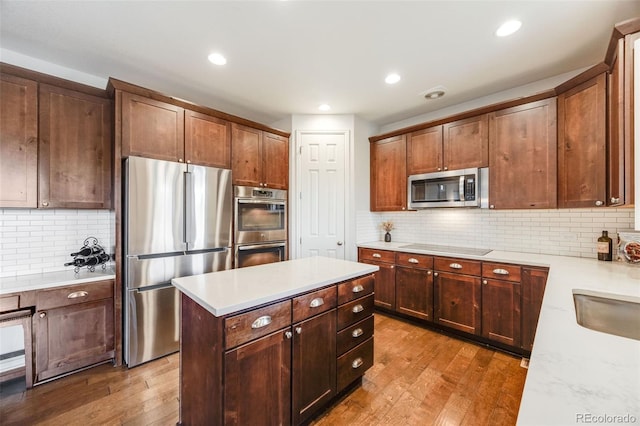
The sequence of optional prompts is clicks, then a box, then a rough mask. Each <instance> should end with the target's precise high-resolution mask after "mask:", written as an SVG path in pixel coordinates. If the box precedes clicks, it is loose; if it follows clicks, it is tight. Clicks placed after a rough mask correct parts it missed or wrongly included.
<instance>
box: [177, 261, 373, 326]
mask: <svg viewBox="0 0 640 426" xmlns="http://www.w3.org/2000/svg"><path fill="white" fill-rule="evenodd" d="M378 269H379V268H378V267H377V266H374V265H368V264H365V263H358V262H352V261H347V260H340V259H331V258H328V257H319V256H316V257H306V258H302V259H295V260H288V261H284V262H276V263H269V264H266V265H258V266H250V267H246V268H239V269H230V270H227V271H220V272H211V273H208V274H201V275H193V276H190V277H182V278H174V279H172V280H171V283H172V284H173V285H174V286H175V287H176V288H177V289H178V290H180V291H181V292H183V293H184V294H186V295H187V296H189V297H190V298H191V299H193V300H194V301H196V302H197V303H198V304H200V305H201V306H202V307H203V308H205V309H206V310H207V311H209V312H211V313H212V314H213V315H215V316H223V315H227V314H230V313H234V312H238V311H241V310H243V309H248V308H252V307H254V306H258V305H261V304H264V303H269V302H273V301H275V300H279V299H283V298H286V297H289V296H294V295H296V294H299V293H304V292H306V291H311V290H315V289H317V288H320V287H324V286H326V285H329V284H334V283H338V282H340V281H345V280H348V279H351V278H355V277H358V276H361V275H366V274H370V273H373V272H376V271H377V270H378Z"/></svg>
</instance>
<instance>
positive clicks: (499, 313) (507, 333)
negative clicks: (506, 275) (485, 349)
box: [482, 279, 521, 348]
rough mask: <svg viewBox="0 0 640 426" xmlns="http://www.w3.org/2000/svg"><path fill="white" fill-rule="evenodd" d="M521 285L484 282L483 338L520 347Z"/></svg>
mask: <svg viewBox="0 0 640 426" xmlns="http://www.w3.org/2000/svg"><path fill="white" fill-rule="evenodd" d="M520 335H521V331H520V283H516V282H511V281H502V280H493V279H483V280H482V337H484V338H487V339H489V340H493V341H496V342H499V343H502V344H505V345H509V346H513V347H516V348H517V347H520Z"/></svg>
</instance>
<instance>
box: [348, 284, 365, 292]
mask: <svg viewBox="0 0 640 426" xmlns="http://www.w3.org/2000/svg"><path fill="white" fill-rule="evenodd" d="M351 291H353V292H354V293H360V292H361V291H364V287H362V286H361V285H360V284H358V285H357V286H355V287H353V288H352V289H351Z"/></svg>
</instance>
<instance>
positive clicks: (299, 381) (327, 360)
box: [292, 309, 336, 425]
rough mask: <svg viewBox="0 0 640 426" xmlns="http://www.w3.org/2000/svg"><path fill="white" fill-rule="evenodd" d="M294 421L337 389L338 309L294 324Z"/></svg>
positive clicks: (310, 412) (307, 414) (314, 409)
mask: <svg viewBox="0 0 640 426" xmlns="http://www.w3.org/2000/svg"><path fill="white" fill-rule="evenodd" d="M293 330H294V334H293V395H292V396H293V424H296V425H297V424H301V423H303V422H305V421H306V420H308V419H309V418H310V416H312V415H313V414H315V413H316V412H317V411H318V409H319V408H321V407H322V406H324V405H325V404H326V403H327V402H329V400H331V398H333V396H334V395H335V393H336V310H335V309H332V310H330V311H328V312H326V313H324V314H321V315H318V316H315V317H313V318H311V319H308V320H306V321H303V322H301V323H298V324H295V325H294V328H293Z"/></svg>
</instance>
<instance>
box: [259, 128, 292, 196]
mask: <svg viewBox="0 0 640 426" xmlns="http://www.w3.org/2000/svg"><path fill="white" fill-rule="evenodd" d="M262 170H263V178H262V183H263V184H264V186H266V187H268V188H276V189H287V188H288V187H289V139H288V138H285V137H283V136H279V135H274V134H273V133H267V132H264V133H263V134H262Z"/></svg>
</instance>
